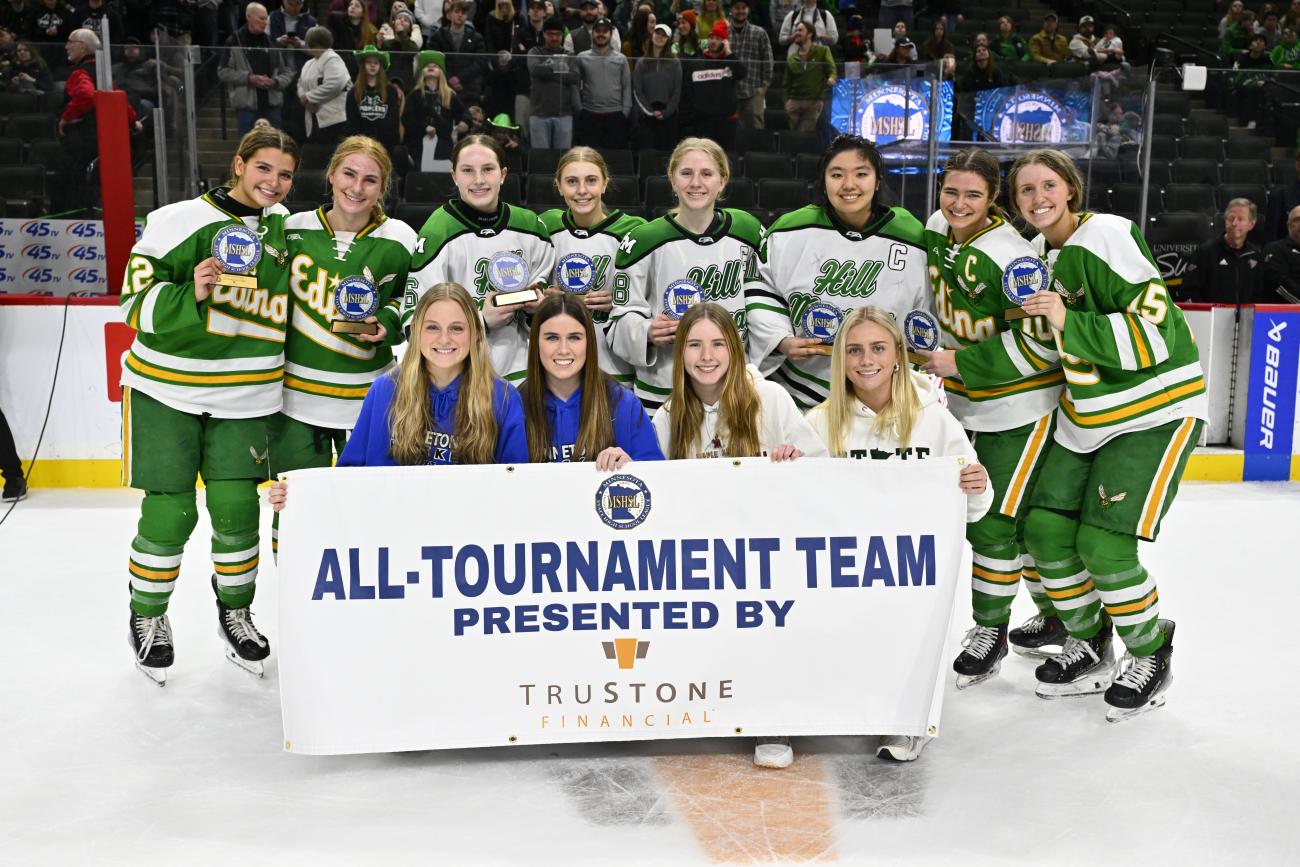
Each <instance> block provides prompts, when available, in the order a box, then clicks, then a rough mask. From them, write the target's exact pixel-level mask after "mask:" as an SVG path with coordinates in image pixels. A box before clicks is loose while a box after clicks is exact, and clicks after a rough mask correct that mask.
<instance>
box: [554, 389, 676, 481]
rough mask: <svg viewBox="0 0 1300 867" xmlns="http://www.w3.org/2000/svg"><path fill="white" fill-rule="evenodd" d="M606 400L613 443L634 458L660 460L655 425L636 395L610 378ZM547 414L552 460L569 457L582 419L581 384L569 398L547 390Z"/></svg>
mask: <svg viewBox="0 0 1300 867" xmlns="http://www.w3.org/2000/svg"><path fill="white" fill-rule="evenodd" d="M609 401H610V409H611V411H612V412H611V414H612V415H613V422H614V445H616V446H618V447H619V448H621V449H622V450H623V451H625V452H627V453H628V455H629V456H630V457H631V458H632V460H634V461H662V460H663V459H664V453H663V452H662V451H660V450H659V441H658V440H657V439H655V429H654V425H652V424H650V417H649V416H647V415H646V413H645V408H644V407H642V406H641V401H639V400H637V398H636V395H634V394H633V393H632V392H631V390H629V389H626V388H624V387H623V386H621V385H618V384H617V383H612V382H611V383H610V385H609ZM546 416H547V421H549V422H550V425H551V461H552V462H557V463H560V462H563V463H568V462H569V461H572V460H573V459H574V456H573V450H574V443H576V442H577V440H578V425H579V424H580V423H581V422H582V387H581V386H579V387H578V390H577V391H575V392H574V393H573V394H571V395H569V399H568V400H560V399H559V398H558V397H556V396H555V395H553V394H551V393H550V392H549V391H548V392H546ZM578 459H579V460H584V459H585V460H588V461H594V460H595V459H596V456H595V455H587V456H585V458H584V457H582V456H579V458H578Z"/></svg>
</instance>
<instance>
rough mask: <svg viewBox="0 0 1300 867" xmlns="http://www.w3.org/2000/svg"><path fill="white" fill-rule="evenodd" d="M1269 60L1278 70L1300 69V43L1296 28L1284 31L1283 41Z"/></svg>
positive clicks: (1275, 46) (1274, 49) (1270, 54)
mask: <svg viewBox="0 0 1300 867" xmlns="http://www.w3.org/2000/svg"><path fill="white" fill-rule="evenodd" d="M1268 56H1269V59H1270V60H1272V61H1273V65H1274V66H1276V67H1277V68H1278V69H1300V42H1297V41H1296V36H1295V28H1292V27H1288V28H1286V29H1285V30H1283V31H1282V39H1281V41H1279V42H1278V44H1277V45H1274V46H1273V50H1272V51H1271V52H1269V55H1268Z"/></svg>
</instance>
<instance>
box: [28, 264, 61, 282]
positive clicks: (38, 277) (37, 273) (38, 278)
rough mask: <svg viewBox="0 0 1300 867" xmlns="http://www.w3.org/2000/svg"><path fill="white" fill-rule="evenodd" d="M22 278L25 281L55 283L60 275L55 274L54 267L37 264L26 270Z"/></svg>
mask: <svg viewBox="0 0 1300 867" xmlns="http://www.w3.org/2000/svg"><path fill="white" fill-rule="evenodd" d="M22 279H23V282H25V283H53V282H54V281H56V280H57V279H58V277H57V276H56V275H55V273H54V269H53V268H50V267H47V266H36V267H33V268H28V269H27V270H26V271H24V272H23V278H22Z"/></svg>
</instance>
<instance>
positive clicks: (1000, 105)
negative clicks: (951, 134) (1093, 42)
mask: <svg viewBox="0 0 1300 867" xmlns="http://www.w3.org/2000/svg"><path fill="white" fill-rule="evenodd" d="M975 125H976V126H977V127H979V129H980V130H981V131H982V132H983V133H984V134H985V135H987V136H988V137H989V138H990V139H992V140H993V141H996V142H1005V143H1016V144H1036V145H1044V146H1047V145H1056V144H1071V143H1076V142H1077V143H1084V144H1086V143H1088V142H1089V141H1090V140H1091V136H1092V93H1091V91H1089V90H1084V89H1081V88H1078V87H1049V86H1041V87H1040V86H1033V87H998V88H993V89H990V90H981V91H979V92H978V93H976V94H975Z"/></svg>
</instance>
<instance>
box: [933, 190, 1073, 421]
mask: <svg viewBox="0 0 1300 867" xmlns="http://www.w3.org/2000/svg"><path fill="white" fill-rule="evenodd" d="M925 244H926V250H927V256H928V259H929V263H930V287H931V290H932V291H933V292H934V301H935V309H936V311H937V312H938V316H939V330H940V333H941V336H942V339H943V345H944V347H945V348H947V349H955V350H957V352H956V361H957V372H958V376H955V377H945V378H944V381H943V388H944V392H946V393H947V395H948V409H949V410H951V411H952V414H953V415H955V416H956V417H957V419H958V420H959V421H960V422H961V423H962V425H963V426H964V427H965V428H966V429H967V430H975V431H1003V430H1011V429H1012V428H1017V427H1021V426H1022V425H1026V424H1030V423H1032V422H1034V421H1037V420H1038V419H1040V418H1042V417H1043V416H1045V415H1047V414H1048V413H1050V412H1052V411H1053V410H1055V409H1056V406H1057V404H1058V403H1059V402H1060V398H1061V390H1062V387H1063V384H1064V382H1065V376H1064V374H1063V373H1062V372H1061V366H1060V359H1059V357H1058V355H1057V352H1056V343H1055V339H1054V338H1053V337H1052V329H1051V326H1050V325H1048V324H1047V320H1046V319H1044V318H1043V317H1041V316H1036V317H1033V318H1030V319H1019V320H1013V321H1011V322H1008V321H1007V319H1006V313H1007V311H1008V310H1011V309H1013V308H1016V307H1017V306H1018V304H1017V302H1015V301H1013V300H1012V298H1011V294H1009V293H1012V292H1016V293H1018V297H1025V296H1027V295H1028V294H1029V293H1030V292H1033V291H1037V290H1038V289H1046V288H1047V269H1046V267H1045V266H1044V265H1043V262H1042V260H1041V259H1039V258H1038V253H1037V252H1036V251H1035V250H1034V248H1033V247H1032V246H1031V245H1030V243H1029V242H1028V241H1026V240H1025V239H1024V238H1022V237H1021V236H1020V233H1019V232H1017V231H1016V230H1015V229H1014V228H1013V227H1011V226H1010V225H1008V224H1007V223H1006V221H1005V220H1003V219H1002V218H1001V217H998V216H992V217H991V218H990V223H989V225H988V226H986V227H984V228H983V229H981V230H979V231H978V232H976V233H975V234H974V235H972V236H971V237H970V238H968V239H967V240H966V241H965V243H959V242H958V241H957V240H956V239H955V238H953V234H952V227H951V226H949V225H948V221H947V220H946V219H945V218H944V216H943V212H942V211H935V212H934V214H933V215H932V216H931V217H930V219H929V221H928V222H927V223H926V224H925Z"/></svg>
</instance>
